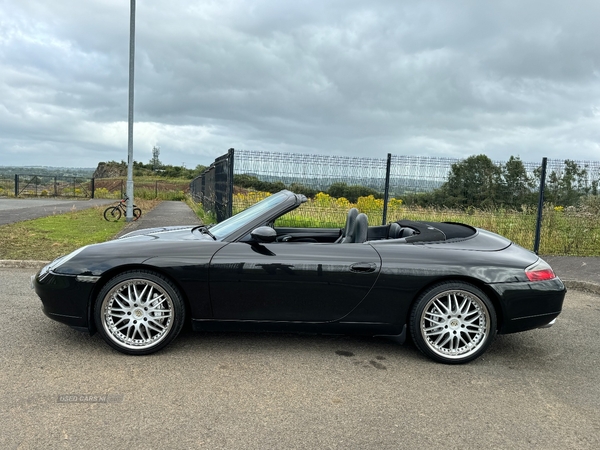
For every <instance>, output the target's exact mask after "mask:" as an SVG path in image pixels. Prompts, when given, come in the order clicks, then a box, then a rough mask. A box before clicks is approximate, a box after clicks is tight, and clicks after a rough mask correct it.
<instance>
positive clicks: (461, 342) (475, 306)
mask: <svg viewBox="0 0 600 450" xmlns="http://www.w3.org/2000/svg"><path fill="white" fill-rule="evenodd" d="M419 323H420V332H421V337H422V338H423V340H424V343H425V344H426V345H427V347H428V348H429V350H431V351H432V352H433V353H435V354H437V355H439V356H441V357H443V358H444V359H463V358H466V357H468V356H469V355H471V354H473V353H476V352H477V351H478V350H479V349H480V348H481V347H482V346H483V345H485V344H486V343H487V341H488V339H487V338H488V337H489V336H490V328H491V319H490V313H489V311H488V308H487V306H486V304H485V302H484V301H483V300H482V299H481V298H479V297H478V296H477V295H475V294H473V293H471V292H468V291H464V290H458V289H456V290H447V291H443V292H441V293H439V294H438V295H435V296H434V297H432V298H431V299H430V300H429V301H428V302H427V304H426V305H425V307H424V308H423V310H422V313H421V315H420V320H419Z"/></svg>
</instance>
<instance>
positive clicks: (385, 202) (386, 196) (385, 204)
mask: <svg viewBox="0 0 600 450" xmlns="http://www.w3.org/2000/svg"><path fill="white" fill-rule="evenodd" d="M391 167H392V154H391V153H388V156H387V165H386V168H385V190H384V192H383V217H382V218H381V225H385V223H386V222H387V208H388V200H389V196H390V170H391Z"/></svg>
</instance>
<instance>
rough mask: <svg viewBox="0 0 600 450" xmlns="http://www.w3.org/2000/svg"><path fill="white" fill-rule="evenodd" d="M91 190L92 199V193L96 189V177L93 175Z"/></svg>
mask: <svg viewBox="0 0 600 450" xmlns="http://www.w3.org/2000/svg"><path fill="white" fill-rule="evenodd" d="M91 191H92V199H93V198H94V194H95V191H96V179H95V178H94V177H92V186H91Z"/></svg>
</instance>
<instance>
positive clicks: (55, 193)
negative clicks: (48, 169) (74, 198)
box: [54, 177, 58, 197]
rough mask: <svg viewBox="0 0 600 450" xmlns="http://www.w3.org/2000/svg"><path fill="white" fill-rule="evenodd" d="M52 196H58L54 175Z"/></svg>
mask: <svg viewBox="0 0 600 450" xmlns="http://www.w3.org/2000/svg"><path fill="white" fill-rule="evenodd" d="M54 196H55V197H57V196H58V189H57V187H56V177H54Z"/></svg>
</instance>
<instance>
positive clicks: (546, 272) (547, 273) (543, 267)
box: [525, 259, 556, 281]
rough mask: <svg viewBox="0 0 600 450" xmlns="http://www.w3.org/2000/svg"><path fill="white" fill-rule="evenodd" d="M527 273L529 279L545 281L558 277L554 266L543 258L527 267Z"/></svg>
mask: <svg viewBox="0 0 600 450" xmlns="http://www.w3.org/2000/svg"><path fill="white" fill-rule="evenodd" d="M525 275H527V278H528V279H529V281H544V280H551V279H553V278H556V275H555V274H554V271H553V270H552V267H550V265H549V264H548V263H547V262H546V261H544V260H543V259H538V261H537V262H536V263H535V264H532V265H531V266H529V267H528V268H527V269H525Z"/></svg>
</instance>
